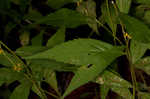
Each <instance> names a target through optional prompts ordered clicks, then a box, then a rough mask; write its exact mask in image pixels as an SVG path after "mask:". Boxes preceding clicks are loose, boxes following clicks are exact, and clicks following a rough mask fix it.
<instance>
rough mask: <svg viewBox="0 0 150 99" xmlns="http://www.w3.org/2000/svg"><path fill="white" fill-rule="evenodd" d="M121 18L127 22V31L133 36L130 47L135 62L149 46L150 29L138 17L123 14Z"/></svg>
mask: <svg viewBox="0 0 150 99" xmlns="http://www.w3.org/2000/svg"><path fill="white" fill-rule="evenodd" d="M121 20H122V21H123V23H124V24H125V27H126V30H127V33H129V35H130V36H131V37H132V39H131V46H130V49H131V55H132V60H133V63H135V62H136V61H137V60H139V59H140V58H141V57H142V56H143V55H144V53H145V52H146V50H147V49H148V48H149V44H150V29H149V28H148V27H147V26H146V25H145V24H144V23H142V22H141V21H139V20H138V19H135V18H134V17H130V16H127V15H121ZM143 33H144V35H143ZM137 49H138V50H137Z"/></svg>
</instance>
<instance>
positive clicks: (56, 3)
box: [47, 0, 79, 9]
mask: <svg viewBox="0 0 150 99" xmlns="http://www.w3.org/2000/svg"><path fill="white" fill-rule="evenodd" d="M77 1H79V0H48V1H47V4H48V5H49V6H50V7H52V8H54V9H58V8H60V7H62V6H63V5H65V4H67V3H73V2H77Z"/></svg>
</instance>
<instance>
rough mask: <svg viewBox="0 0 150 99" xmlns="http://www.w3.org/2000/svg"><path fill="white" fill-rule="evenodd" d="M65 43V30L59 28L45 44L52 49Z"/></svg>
mask: <svg viewBox="0 0 150 99" xmlns="http://www.w3.org/2000/svg"><path fill="white" fill-rule="evenodd" d="M64 41H65V28H64V27H61V28H60V29H59V30H58V31H57V32H56V33H55V34H54V35H53V36H52V37H51V38H50V39H49V40H48V42H47V44H46V46H48V47H53V46H55V45H57V44H60V43H62V42H64Z"/></svg>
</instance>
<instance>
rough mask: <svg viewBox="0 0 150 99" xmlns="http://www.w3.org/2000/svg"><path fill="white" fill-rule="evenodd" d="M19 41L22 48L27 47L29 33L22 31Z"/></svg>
mask: <svg viewBox="0 0 150 99" xmlns="http://www.w3.org/2000/svg"><path fill="white" fill-rule="evenodd" d="M19 39H20V43H21V45H22V46H26V45H28V44H29V40H30V33H29V31H23V33H22V34H21V35H20V36H19Z"/></svg>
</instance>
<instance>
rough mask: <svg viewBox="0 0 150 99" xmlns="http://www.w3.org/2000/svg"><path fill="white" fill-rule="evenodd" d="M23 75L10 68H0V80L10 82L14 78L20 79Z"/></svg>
mask: <svg viewBox="0 0 150 99" xmlns="http://www.w3.org/2000/svg"><path fill="white" fill-rule="evenodd" d="M23 77H24V75H23V73H21V72H15V71H13V70H11V69H7V68H0V82H1V84H2V83H6V84H10V83H12V82H14V81H16V80H20V79H22V78H23Z"/></svg>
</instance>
